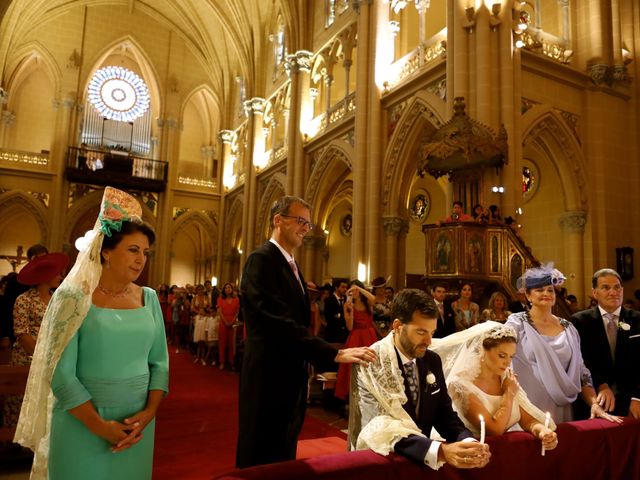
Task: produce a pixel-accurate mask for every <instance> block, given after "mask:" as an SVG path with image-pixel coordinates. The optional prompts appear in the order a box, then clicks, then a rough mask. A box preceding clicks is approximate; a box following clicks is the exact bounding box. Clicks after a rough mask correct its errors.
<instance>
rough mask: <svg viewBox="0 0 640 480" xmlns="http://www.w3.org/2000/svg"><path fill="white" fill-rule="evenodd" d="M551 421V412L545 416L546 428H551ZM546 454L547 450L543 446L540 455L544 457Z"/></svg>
mask: <svg viewBox="0 0 640 480" xmlns="http://www.w3.org/2000/svg"><path fill="white" fill-rule="evenodd" d="M550 420H551V414H550V413H549V412H547V414H546V415H545V416H544V428H549V421H550ZM544 452H545V448H544V445H542V450H541V451H540V454H541V455H542V456H543V457H544Z"/></svg>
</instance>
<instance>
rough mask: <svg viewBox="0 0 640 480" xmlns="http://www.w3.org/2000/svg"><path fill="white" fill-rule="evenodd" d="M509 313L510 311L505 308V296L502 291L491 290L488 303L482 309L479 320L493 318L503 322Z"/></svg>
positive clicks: (483, 320)
mask: <svg viewBox="0 0 640 480" xmlns="http://www.w3.org/2000/svg"><path fill="white" fill-rule="evenodd" d="M509 315H511V312H510V311H509V310H507V297H505V296H504V293H502V292H493V294H492V295H491V298H490V299H489V305H488V306H487V308H486V309H484V310H483V311H482V315H481V316H480V321H481V322H486V321H487V320H493V321H495V322H500V323H504V322H506V321H507V318H508V317H509Z"/></svg>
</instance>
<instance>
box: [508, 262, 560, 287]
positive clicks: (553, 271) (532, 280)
mask: <svg viewBox="0 0 640 480" xmlns="http://www.w3.org/2000/svg"><path fill="white" fill-rule="evenodd" d="M566 279H567V277H565V276H564V274H563V273H562V272H561V271H560V270H558V269H557V268H554V267H553V262H550V263H547V264H546V265H542V266H540V267H534V268H528V269H527V270H526V271H525V272H524V275H522V276H521V277H520V278H519V279H518V282H517V284H516V285H517V287H518V290H519V291H520V292H525V291H526V290H530V289H532V288H540V287H546V286H547V285H553V286H554V287H559V286H560V285H562V284H563V283H564V281H565V280H566Z"/></svg>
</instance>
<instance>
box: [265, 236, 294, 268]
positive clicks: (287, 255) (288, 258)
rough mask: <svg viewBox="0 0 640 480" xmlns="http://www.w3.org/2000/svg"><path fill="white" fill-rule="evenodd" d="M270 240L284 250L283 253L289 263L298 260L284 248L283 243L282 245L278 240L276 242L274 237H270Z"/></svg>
mask: <svg viewBox="0 0 640 480" xmlns="http://www.w3.org/2000/svg"><path fill="white" fill-rule="evenodd" d="M269 241H270V242H271V243H273V244H274V245H275V246H276V247H278V250H280V251H281V252H282V255H284V258H285V260H286V261H287V263H291V262H295V261H296V260H295V258H293V255H291V254H290V253H289V252H287V251H286V250H285V249H284V248H282V245H280V244H279V243H278V242H276V241H275V240H274V239H273V238H270V239H269Z"/></svg>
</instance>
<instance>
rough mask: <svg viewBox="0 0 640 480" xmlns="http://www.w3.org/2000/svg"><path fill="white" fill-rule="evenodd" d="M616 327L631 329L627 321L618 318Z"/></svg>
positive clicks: (626, 330)
mask: <svg viewBox="0 0 640 480" xmlns="http://www.w3.org/2000/svg"><path fill="white" fill-rule="evenodd" d="M618 329H619V330H624V331H625V332H628V331H629V330H631V325H629V324H628V323H627V322H623V321H622V320H620V321H619V322H618Z"/></svg>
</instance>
